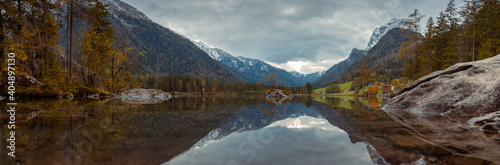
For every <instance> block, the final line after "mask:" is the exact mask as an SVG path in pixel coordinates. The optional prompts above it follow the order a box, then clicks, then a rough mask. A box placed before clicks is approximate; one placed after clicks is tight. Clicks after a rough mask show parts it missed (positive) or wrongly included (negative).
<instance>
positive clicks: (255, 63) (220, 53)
mask: <svg viewBox="0 0 500 165" xmlns="http://www.w3.org/2000/svg"><path fill="white" fill-rule="evenodd" d="M191 42H192V43H193V44H194V45H196V46H197V47H198V48H200V49H201V50H203V51H204V52H205V53H207V54H208V55H209V56H210V57H212V58H213V59H214V60H216V61H218V62H219V63H221V64H223V65H224V66H226V68H228V69H229V70H232V71H233V73H235V74H236V75H238V77H240V78H241V79H242V80H243V81H245V82H250V83H257V82H259V81H261V80H263V79H265V77H266V76H267V75H268V74H269V73H271V72H276V75H277V76H278V77H280V82H282V81H285V82H286V84H287V85H290V86H302V85H303V84H302V82H301V81H300V80H299V79H297V78H295V77H294V76H293V75H291V74H290V73H288V72H287V71H285V70H283V69H279V68H276V67H274V66H272V65H270V64H268V63H265V62H263V61H260V60H257V59H252V58H246V57H243V56H238V57H235V56H233V55H231V54H229V53H228V52H226V51H224V50H222V49H219V48H212V47H210V46H209V45H207V44H206V43H204V42H202V41H194V40H191Z"/></svg>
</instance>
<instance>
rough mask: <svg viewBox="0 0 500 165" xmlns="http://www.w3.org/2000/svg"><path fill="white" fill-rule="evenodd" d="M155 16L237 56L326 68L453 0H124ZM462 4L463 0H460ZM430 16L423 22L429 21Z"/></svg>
mask: <svg viewBox="0 0 500 165" xmlns="http://www.w3.org/2000/svg"><path fill="white" fill-rule="evenodd" d="M122 1H124V2H127V3H129V4H130V5H132V6H134V7H136V8H137V9H139V10H140V11H142V12H144V13H145V14H146V15H147V16H148V17H149V18H150V19H151V20H153V21H155V22H157V23H159V24H161V25H163V26H165V27H168V28H170V29H172V30H174V31H176V32H178V33H180V34H182V35H184V36H187V37H188V38H191V39H193V40H201V41H203V42H205V43H207V44H208V45H210V46H212V47H217V48H221V49H223V50H226V51H227V52H229V53H231V54H232V55H234V56H244V57H250V58H256V59H260V60H263V61H265V62H268V63H270V64H272V65H274V66H277V67H280V68H283V69H285V70H288V71H298V72H301V73H312V72H316V71H323V70H326V69H328V68H330V67H331V66H332V65H334V64H336V63H338V62H340V61H342V60H344V59H346V58H347V57H348V55H349V53H350V51H351V50H352V49H353V48H359V49H365V48H366V46H367V44H368V41H369V38H370V36H371V34H372V32H373V30H374V29H375V28H377V27H379V26H381V25H383V24H385V23H386V22H388V21H389V20H390V19H391V18H406V17H407V16H408V15H409V14H410V13H411V12H412V11H413V10H414V9H415V8H416V9H419V10H420V12H421V13H422V14H423V15H426V16H433V17H436V16H437V15H438V14H439V12H441V11H443V10H444V9H445V8H446V6H447V4H448V2H449V1H448V0H343V1H340V0H314V1H306V0H122ZM456 1H457V3H459V2H461V1H460V0H456ZM427 18H428V17H425V18H424V19H423V20H422V22H421V24H425V22H426V21H427Z"/></svg>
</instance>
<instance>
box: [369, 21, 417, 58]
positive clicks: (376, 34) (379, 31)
mask: <svg viewBox="0 0 500 165" xmlns="http://www.w3.org/2000/svg"><path fill="white" fill-rule="evenodd" d="M407 21H408V19H405V18H403V19H397V18H393V19H391V20H390V21H389V22H388V23H386V24H385V25H382V26H380V27H378V28H376V29H375V30H374V31H373V33H372V36H371V37H370V41H369V42H368V46H367V47H366V49H365V50H366V51H368V50H370V49H371V48H372V47H373V46H375V44H377V42H378V41H379V40H380V38H382V36H384V35H385V34H386V33H387V32H389V30H391V29H394V28H401V29H408V28H409V26H408V25H407V24H406V22H407Z"/></svg>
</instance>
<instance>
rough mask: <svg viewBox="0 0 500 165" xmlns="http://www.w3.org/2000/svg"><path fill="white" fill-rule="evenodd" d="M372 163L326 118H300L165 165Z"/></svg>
mask: <svg viewBox="0 0 500 165" xmlns="http://www.w3.org/2000/svg"><path fill="white" fill-rule="evenodd" d="M332 162H335V163H338V164H372V163H371V159H370V155H368V152H367V149H366V147H365V145H364V144H360V143H358V144H351V143H350V140H349V137H348V136H347V133H345V132H344V131H343V130H341V129H339V128H337V127H335V126H332V125H331V124H329V123H328V121H327V120H325V119H323V118H316V117H310V116H300V117H296V118H287V119H284V120H279V121H276V122H273V123H272V124H270V125H268V126H266V127H263V128H260V129H258V130H254V131H242V132H236V133H232V134H230V135H228V136H226V137H224V138H221V139H218V140H211V141H209V142H207V143H205V144H204V145H201V146H196V147H194V148H191V149H190V150H188V151H187V152H185V153H183V154H182V155H179V156H177V157H175V158H174V159H172V160H171V161H169V162H167V163H164V164H193V165H194V164H331V163H332Z"/></svg>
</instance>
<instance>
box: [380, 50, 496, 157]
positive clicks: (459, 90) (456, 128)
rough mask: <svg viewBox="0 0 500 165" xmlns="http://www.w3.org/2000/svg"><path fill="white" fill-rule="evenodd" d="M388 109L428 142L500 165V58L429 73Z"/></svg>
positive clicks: (393, 100)
mask: <svg viewBox="0 0 500 165" xmlns="http://www.w3.org/2000/svg"><path fill="white" fill-rule="evenodd" d="M384 110H385V111H386V112H387V113H388V114H389V115H390V116H391V117H392V118H393V119H394V120H396V121H398V122H400V123H401V124H403V125H405V126H407V127H409V128H411V129H413V130H414V132H415V133H416V134H417V136H419V137H420V138H422V139H424V140H426V141H429V142H431V143H435V144H436V145H439V146H441V147H443V148H445V149H447V150H449V151H451V152H453V153H457V154H461V155H465V156H471V157H477V158H481V159H485V160H490V161H492V162H495V163H500V156H499V155H500V150H499V148H500V132H499V129H500V127H499V126H500V55H497V56H495V57H492V58H489V59H485V60H482V61H476V62H468V63H460V64H456V65H454V66H452V67H449V68H447V69H445V70H441V71H437V72H434V73H432V74H430V75H427V76H425V77H423V78H421V79H419V80H417V81H415V82H414V83H412V84H411V85H409V86H408V87H406V88H405V89H403V90H402V91H401V92H400V93H399V94H398V95H397V96H396V97H394V98H393V99H392V100H390V101H389V102H388V103H387V104H386V105H385V106H384Z"/></svg>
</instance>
